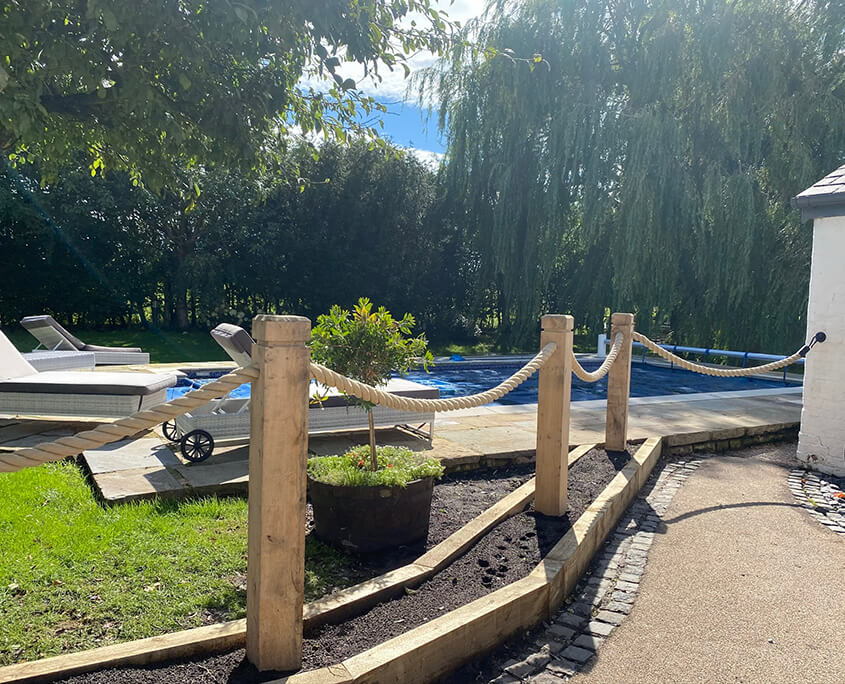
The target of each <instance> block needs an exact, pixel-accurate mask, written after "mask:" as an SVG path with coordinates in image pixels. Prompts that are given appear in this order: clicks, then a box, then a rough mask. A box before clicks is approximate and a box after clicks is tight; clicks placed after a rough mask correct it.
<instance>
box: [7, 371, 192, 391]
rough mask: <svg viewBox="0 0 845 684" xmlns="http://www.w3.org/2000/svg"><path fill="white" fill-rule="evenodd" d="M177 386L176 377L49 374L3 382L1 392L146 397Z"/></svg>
mask: <svg viewBox="0 0 845 684" xmlns="http://www.w3.org/2000/svg"><path fill="white" fill-rule="evenodd" d="M175 384H176V376H175V375H161V374H155V373H98V372H96V371H89V372H84V371H83V372H74V371H48V372H46V373H36V374H34V375H28V376H25V377H21V378H12V379H6V380H0V392H37V393H43V394H111V395H136V396H146V395H148V394H154V393H155V392H158V391H160V390H163V389H165V388H167V387H172V386H173V385H175Z"/></svg>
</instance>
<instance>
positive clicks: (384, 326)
mask: <svg viewBox="0 0 845 684" xmlns="http://www.w3.org/2000/svg"><path fill="white" fill-rule="evenodd" d="M413 326H414V317H413V316H412V315H411V314H409V313H406V314H405V315H404V316H403V317H402V318H401V319H399V320H397V319H395V318H393V316H392V315H391V314H390V312H389V311H388V310H387V309H386V308H385V307H383V306H381V307H379V308H378V310H376V311H373V305H372V302H370V300H369V299H367V298H366V297H361V298H360V299H359V300H358V303H357V304H356V305H355V307H354V309H353V310H352V311H348V310H346V309H342V308H341V307H339V306H337V305H335V306H333V307H332V308H331V309H330V310H329V313H328V314H321V315H320V316H319V317H318V318H317V325H315V326H314V327H313V328H312V329H311V358H312V359H314V360H315V361H317V362H318V363H321V364H323V365H325V366H328V367H329V368H331V369H332V370H334V371H337V372H338V373H341V374H342V375H346V376H348V377H350V378H352V379H354V380H358V381H359V382H363V383H366V384H367V385H373V386H376V387H377V386H379V385H383V384H385V383H386V382H387V381H388V380H389V379H390V376H391V374H392V373H399V374H400V375H404V374H405V373H406V372H407V371H408V369H409V368H410V367H411V366H412V365H413V364H415V363H420V362H421V363H422V366H423V368H424V369H426V370H428V366H429V364H430V363H431V362H432V356H431V352H430V351H428V348H427V347H428V341H427V340H426V339H425V335H420V336H418V337H410V334H411V329H412V328H413ZM350 399H351V400H352V401H353V402H354V403H356V404H358V405H359V406H361V407H362V408H364V409H365V410H366V411H367V412H368V413H369V416H368V417H369V423H370V447H369V449H370V451H369V453H370V467H371V469H372V470H373V471H376V470H377V469H378V463H377V459H376V430H375V427H374V425H373V414H372V410H373V406H374V404H371V403H370V402H367V401H364V400H362V399H359V398H357V397H350Z"/></svg>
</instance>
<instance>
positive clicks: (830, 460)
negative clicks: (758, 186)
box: [798, 216, 845, 476]
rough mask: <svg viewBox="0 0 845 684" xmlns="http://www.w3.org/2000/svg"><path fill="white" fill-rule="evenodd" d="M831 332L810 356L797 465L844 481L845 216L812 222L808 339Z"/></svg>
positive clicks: (805, 381) (806, 372)
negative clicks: (801, 464)
mask: <svg viewBox="0 0 845 684" xmlns="http://www.w3.org/2000/svg"><path fill="white" fill-rule="evenodd" d="M819 331H823V332H825V333H827V340H826V341H825V342H824V343H820V344H816V345H815V346H814V347H813V349H812V351H810V353H809V354H807V360H806V368H805V370H804V406H803V409H802V411H801V432H800V433H799V437H798V460H800V461H802V462H804V463H806V464H807V466H808V467H810V468H812V469H814V470H820V471H822V472H825V473H832V474H834V475H839V476H845V216H836V217H832V218H817V219H815V221H814V223H813V260H812V264H811V266H810V297H809V303H808V306H807V340H809V339H810V338H811V336H812V335H814V334H815V333H816V332H819Z"/></svg>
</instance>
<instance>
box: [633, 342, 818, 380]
mask: <svg viewBox="0 0 845 684" xmlns="http://www.w3.org/2000/svg"><path fill="white" fill-rule="evenodd" d="M633 337H634V339H635V340H636V341H637V342H641V343H642V344H643V345H644V346H645V347H646V348H648V349H650V350H651V351H653V352H654V353H655V354H657V355H658V356H662V357H663V358H664V359H666V360H667V361H671V362H672V363H674V364H676V365H678V366H680V367H681V368H683V369H685V370H688V371H692V372H693V373H701V374H702V375H715V376H717V377H720V378H742V377H745V376H747V375H758V374H759V373H768V372H769V371H776V370H778V369H779V368H783V367H784V366H791V365H792V364H793V363H796V362H797V361H798V360H799V359H800V358H802V357H803V354H802V353H801V352H802V351H804V350H805V349H806V347H802V348H801V349H799V350H798V351H797V352H795V353H794V354H793V355H792V356H787V357H786V358H783V359H781V360H780V361H772V362H771V363H767V364H764V365H762V366H752V367H751V368H712V367H710V366H702V365H701V364H698V363H693V362H692V361H687V360H686V359H682V358H681V357H680V356H677V355H675V354H673V353H672V352H670V351H669V350H668V349H664V348H663V347H661V346H660V345H659V344H657V342H653V341H652V340H650V339H648V338H647V337H646V336H645V335H641V334H640V333H638V332H634V335H633Z"/></svg>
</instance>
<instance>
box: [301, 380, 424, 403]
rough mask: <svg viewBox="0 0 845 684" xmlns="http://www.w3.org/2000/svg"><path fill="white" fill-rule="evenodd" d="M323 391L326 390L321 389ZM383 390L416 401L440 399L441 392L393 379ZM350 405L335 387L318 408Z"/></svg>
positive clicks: (414, 383) (329, 391)
mask: <svg viewBox="0 0 845 684" xmlns="http://www.w3.org/2000/svg"><path fill="white" fill-rule="evenodd" d="M321 389H325V388H322V387H321ZM381 389H384V390H386V391H388V392H390V393H391V394H395V395H397V396H400V397H412V398H414V399H439V398H440V390H439V389H437V388H436V387H428V386H426V385H420V384H419V383H416V382H412V381H410V380H404V379H403V378H391V379H390V380H388V382H387V386H385V387H382V388H381ZM349 404H350V400H349V399H347V398H346V397H345V396H344V395H343V394H341V393H340V392H339V391H338V390H337V389H335V388H334V387H332V388H330V389H329V390H328V396H327V397H326V398H325V399H323V400H322V401H321V402H317V403H316V405H317V406H323V407H324V408H331V407H332V406H349ZM314 406H315V405H314V404H312V408H313V407H314Z"/></svg>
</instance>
